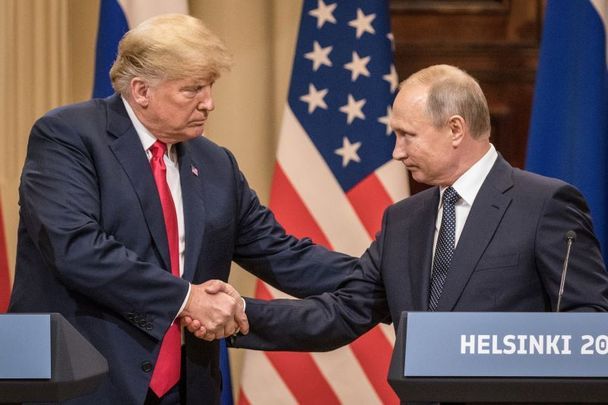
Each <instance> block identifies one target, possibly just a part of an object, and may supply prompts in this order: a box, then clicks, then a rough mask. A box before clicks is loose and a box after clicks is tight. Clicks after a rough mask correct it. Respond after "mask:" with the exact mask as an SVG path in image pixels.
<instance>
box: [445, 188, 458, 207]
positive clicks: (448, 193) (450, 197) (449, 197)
mask: <svg viewBox="0 0 608 405" xmlns="http://www.w3.org/2000/svg"><path fill="white" fill-rule="evenodd" d="M458 200H460V195H458V193H457V192H456V190H454V189H453V188H452V187H448V188H446V189H445V191H444V192H443V203H444V204H448V205H454V204H456V203H457V202H458Z"/></svg>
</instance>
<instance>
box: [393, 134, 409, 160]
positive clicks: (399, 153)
mask: <svg viewBox="0 0 608 405" xmlns="http://www.w3.org/2000/svg"><path fill="white" fill-rule="evenodd" d="M406 157H407V153H406V152H405V148H404V147H403V142H402V141H399V137H395V147H394V148H393V159H395V160H403V159H405V158H406Z"/></svg>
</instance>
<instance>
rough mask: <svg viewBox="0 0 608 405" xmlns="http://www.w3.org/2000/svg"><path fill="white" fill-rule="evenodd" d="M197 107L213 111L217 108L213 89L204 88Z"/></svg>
mask: <svg viewBox="0 0 608 405" xmlns="http://www.w3.org/2000/svg"><path fill="white" fill-rule="evenodd" d="M196 108H197V109H198V110H201V111H205V110H206V111H213V110H214V109H215V103H214V102H213V96H212V95H211V89H208V90H204V91H202V92H201V94H200V95H199V101H198V104H197V106H196Z"/></svg>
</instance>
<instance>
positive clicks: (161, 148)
mask: <svg viewBox="0 0 608 405" xmlns="http://www.w3.org/2000/svg"><path fill="white" fill-rule="evenodd" d="M165 152H167V144H166V143H164V142H161V141H156V142H154V143H153V144H152V146H150V153H152V157H153V158H155V159H162V158H163V156H164V155H165Z"/></svg>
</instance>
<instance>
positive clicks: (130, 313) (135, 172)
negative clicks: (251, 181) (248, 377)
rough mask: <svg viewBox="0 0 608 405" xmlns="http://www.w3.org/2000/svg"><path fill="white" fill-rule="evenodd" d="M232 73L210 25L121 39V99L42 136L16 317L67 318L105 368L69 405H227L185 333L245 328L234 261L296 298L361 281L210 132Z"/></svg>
mask: <svg viewBox="0 0 608 405" xmlns="http://www.w3.org/2000/svg"><path fill="white" fill-rule="evenodd" d="M230 63H231V58H230V56H229V54H228V52H227V50H226V48H225V47H224V45H223V44H222V42H221V41H220V40H219V39H218V38H217V37H216V36H215V35H214V34H212V33H211V32H210V31H209V30H208V29H207V28H206V27H205V26H204V25H203V24H202V22H201V21H200V20H198V19H196V18H194V17H189V16H185V15H165V16H159V17H155V18H152V19H150V20H147V21H145V22H143V23H142V24H141V25H139V26H138V27H136V28H134V29H133V30H131V31H130V32H128V33H127V34H126V35H125V36H124V38H123V39H122V41H121V43H120V45H119V49H118V55H117V58H116V61H115V63H114V65H113V67H112V70H111V74H110V75H111V79H112V83H113V86H114V89H115V91H116V94H114V95H113V96H111V97H108V98H106V99H94V100H91V101H87V102H84V103H80V104H75V105H69V106H64V107H61V108H58V109H56V110H53V111H50V112H48V113H47V114H46V115H45V116H43V117H42V118H40V119H39V120H38V121H37V122H36V123H35V124H34V126H33V128H32V131H31V135H30V140H29V145H28V151H27V157H26V161H25V166H24V168H23V173H22V177H21V185H20V189H19V191H20V224H19V237H18V239H19V241H18V252H17V266H16V273H15V282H14V287H13V293H12V296H11V302H10V308H9V310H10V311H11V312H59V313H61V314H62V315H63V316H64V317H65V318H66V319H67V320H68V321H69V322H70V323H71V324H72V325H74V326H75V327H76V329H77V330H78V331H79V332H80V333H81V334H82V335H84V337H85V338H87V339H88V340H89V341H90V342H91V343H92V344H93V345H94V346H95V347H96V348H97V350H99V351H100V352H101V354H102V355H103V356H105V358H106V359H107V360H108V364H109V378H108V379H107V380H106V381H105V382H104V383H103V384H102V385H101V387H100V388H99V389H98V390H97V391H96V392H94V393H90V394H88V395H86V396H84V397H79V398H77V399H74V400H73V401H71V402H70V403H77V404H80V403H81V404H142V403H146V404H179V403H188V404H201V403H205V404H214V403H218V402H219V395H220V389H221V376H220V367H219V344H218V343H217V342H208V341H205V340H200V339H197V338H195V337H194V336H192V334H190V333H185V332H183V331H182V330H181V329H180V326H179V323H180V319H181V318H183V317H186V316H187V317H188V318H189V319H194V320H196V321H197V322H200V324H202V325H203V326H204V327H205V329H206V332H207V336H206V339H207V340H213V339H217V338H222V337H225V336H229V335H232V334H234V333H235V332H236V331H239V330H240V331H241V332H242V333H246V332H247V329H248V324H247V318H246V316H245V314H244V311H243V303H242V300H241V298H240V296H239V294H238V293H237V292H236V291H235V290H234V289H233V288H232V287H231V286H229V285H228V284H226V283H225V281H226V280H227V279H228V274H229V271H230V263H231V260H234V261H236V262H237V263H239V264H240V265H242V266H243V267H244V268H246V269H248V270H249V271H250V272H252V273H253V274H255V275H256V276H258V277H260V278H262V279H264V280H266V281H267V282H269V283H271V284H272V285H274V286H275V287H277V288H279V289H282V290H285V291H287V292H289V293H291V294H293V295H296V296H306V295H310V294H315V293H320V292H322V291H327V290H333V289H335V288H336V287H337V285H338V284H339V283H340V282H341V281H342V280H343V279H344V278H345V276H346V274H349V273H350V272H351V271H352V270H353V267H354V264H355V260H354V259H353V258H350V257H348V256H345V255H341V254H338V253H333V252H328V251H327V250H326V249H324V248H322V247H318V246H316V245H314V244H312V243H311V242H310V240H307V239H303V240H297V239H295V238H293V237H291V236H289V235H286V234H285V232H284V230H283V228H282V227H281V226H280V225H279V224H278V223H277V222H276V220H275V219H274V216H273V215H272V213H271V212H269V211H268V210H267V209H266V208H265V207H264V206H262V205H261V204H260V202H259V200H258V198H257V196H256V194H255V193H254V192H253V190H251V189H250V188H249V186H248V185H247V181H246V180H245V178H244V176H243V174H242V173H241V172H240V171H239V168H238V165H237V163H236V160H235V159H234V157H233V156H232V154H231V153H230V152H229V151H227V150H226V149H224V148H221V147H219V146H217V145H215V144H214V143H212V142H211V141H209V140H207V139H205V138H204V137H203V136H202V134H203V130H204V126H205V124H206V122H207V119H208V117H209V113H210V112H211V111H212V110H213V109H214V102H213V98H212V94H211V90H212V86H213V83H214V82H215V81H216V80H217V79H218V78H219V76H220V73H221V72H222V71H225V70H226V69H228V68H229V66H230ZM304 274H307V277H308V279H309V280H310V284H309V285H308V286H302V285H301V284H300V283H299V277H301V275H304ZM294 280H298V282H294ZM182 342H183V346H182Z"/></svg>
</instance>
